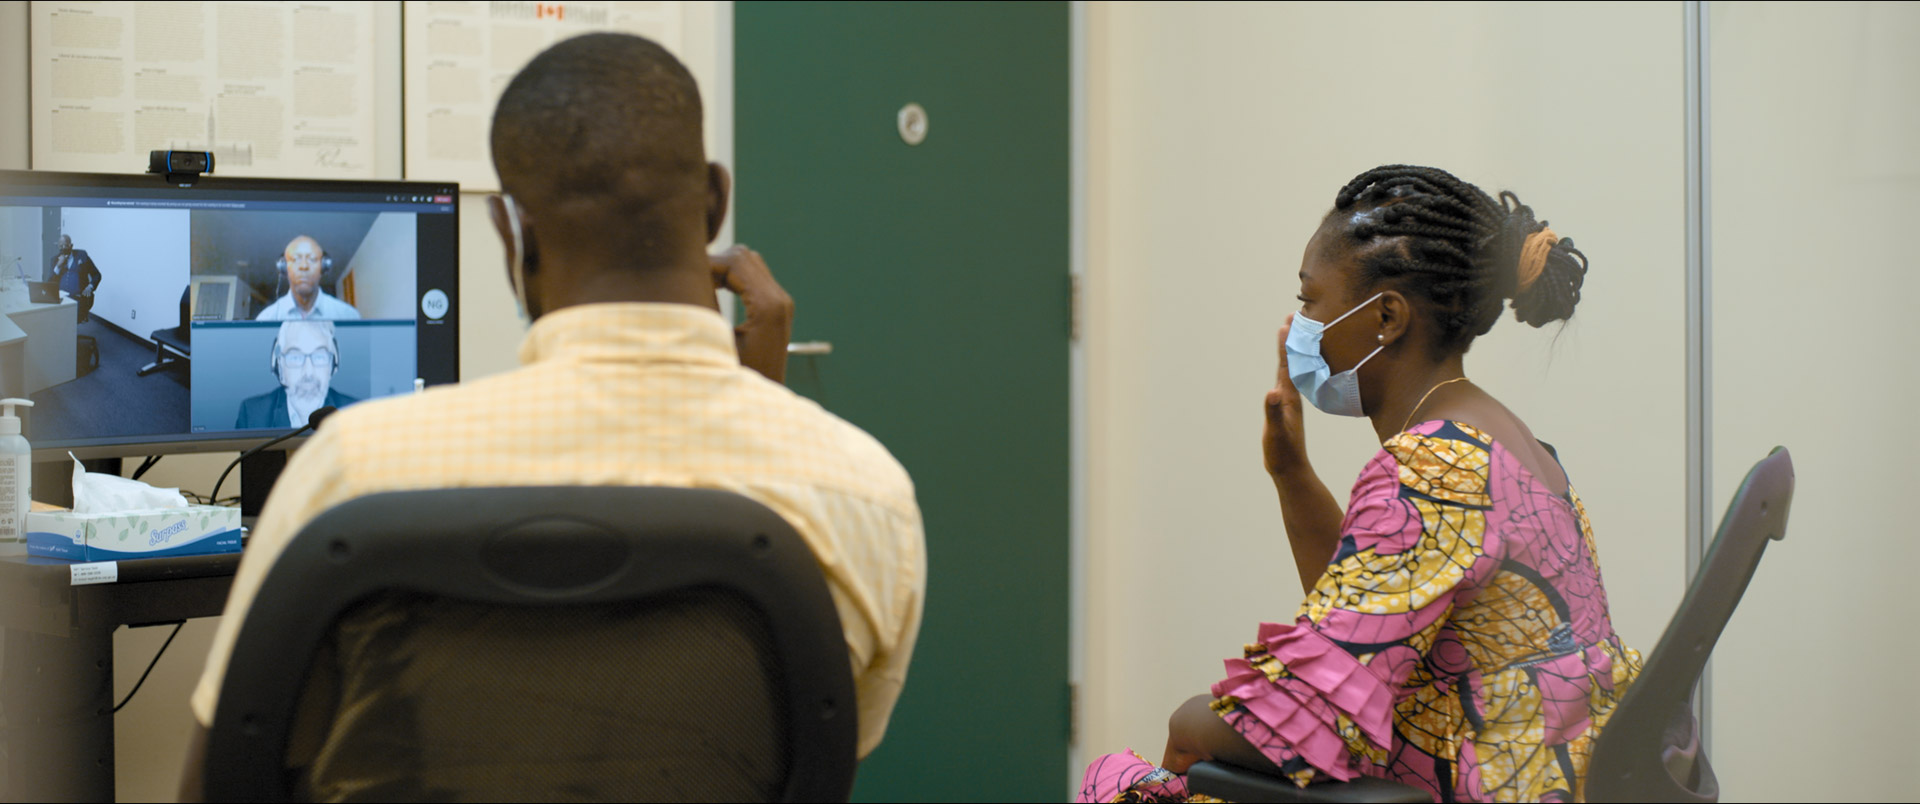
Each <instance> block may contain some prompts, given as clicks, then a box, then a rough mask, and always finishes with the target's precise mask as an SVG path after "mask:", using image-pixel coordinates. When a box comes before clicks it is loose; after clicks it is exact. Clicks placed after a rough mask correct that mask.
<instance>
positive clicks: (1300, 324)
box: [1287, 291, 1387, 416]
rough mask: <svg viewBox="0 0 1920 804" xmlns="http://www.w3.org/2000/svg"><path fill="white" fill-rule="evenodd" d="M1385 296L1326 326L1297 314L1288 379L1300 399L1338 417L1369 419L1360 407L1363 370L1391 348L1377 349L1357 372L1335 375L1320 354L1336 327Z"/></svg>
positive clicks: (1375, 296)
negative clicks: (1328, 333) (1325, 337)
mask: <svg viewBox="0 0 1920 804" xmlns="http://www.w3.org/2000/svg"><path fill="white" fill-rule="evenodd" d="M1384 295H1386V293H1385V292H1384V291H1383V292H1380V293H1375V294H1373V298H1372V299H1368V300H1366V301H1363V302H1361V303H1360V304H1359V305H1358V306H1356V307H1354V308H1353V309H1351V310H1348V311H1346V312H1344V313H1341V314H1340V317H1339V318H1336V319H1334V320H1332V321H1328V322H1327V323H1325V324H1322V323H1320V322H1318V321H1315V320H1313V319H1311V318H1308V317H1306V315H1305V314H1302V313H1296V314H1294V316H1293V329H1292V330H1291V331H1289V332H1288V333H1287V376H1289V377H1291V378H1293V387H1294V388H1297V389H1299V391H1300V395H1301V396H1304V397H1306V398H1307V401H1308V402H1312V403H1313V406H1314V407H1316V408H1319V409H1321V410H1323V411H1325V412H1327V413H1331V414H1333V415H1335V416H1365V415H1366V411H1365V410H1363V409H1361V405H1360V374H1359V372H1360V367H1361V366H1364V365H1366V364H1367V361H1368V360H1372V359H1373V356H1374V355H1377V354H1380V350H1381V349H1385V348H1387V347H1386V346H1385V345H1384V344H1383V345H1381V346H1378V347H1375V348H1374V350H1373V351H1372V352H1369V353H1367V356H1366V357H1364V358H1362V359H1361V360H1360V362H1358V363H1355V364H1354V366H1353V368H1350V369H1347V370H1346V371H1342V372H1340V373H1339V374H1334V373H1333V368H1332V367H1330V366H1328V365H1327V359H1326V358H1325V357H1323V356H1322V355H1321V354H1320V338H1321V336H1322V335H1324V334H1326V331H1327V330H1328V329H1331V328H1332V327H1333V325H1335V324H1338V323H1340V322H1341V321H1344V320H1346V318H1347V316H1350V315H1353V314H1354V313H1357V312H1360V308H1362V307H1366V306H1367V305H1369V304H1372V303H1373V301H1374V299H1378V298H1380V297H1381V296H1384Z"/></svg>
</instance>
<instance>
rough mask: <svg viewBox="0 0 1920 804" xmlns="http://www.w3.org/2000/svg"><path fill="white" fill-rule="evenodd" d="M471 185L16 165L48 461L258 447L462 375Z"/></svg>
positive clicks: (32, 383) (21, 376)
mask: <svg viewBox="0 0 1920 804" xmlns="http://www.w3.org/2000/svg"><path fill="white" fill-rule="evenodd" d="M459 198H460V193H459V187H458V186H457V185H453V184H445V183H431V184H430V183H423V182H375V181H303V180H281V179H233V178H221V177H217V176H205V177H202V178H200V179H199V181H198V182H196V183H195V184H193V185H192V186H190V187H182V186H179V185H175V184H170V183H167V182H165V181H163V180H162V178H161V177H159V176H151V175H139V174H130V175H105V174H87V173H53V172H45V171H0V396H9V397H13V396H19V397H26V398H28V399H31V400H32V401H33V402H34V407H33V408H32V409H31V410H30V411H29V412H28V414H27V415H26V416H25V417H24V422H25V429H26V436H27V439H28V441H30V442H31V443H32V445H33V450H34V459H35V460H50V459H54V458H59V457H64V456H65V454H66V453H67V452H69V451H71V452H73V454H74V455H76V456H78V457H81V458H96V457H112V456H127V455H155V454H162V453H167V452H200V451H217V450H232V449H242V448H245V447H248V446H251V445H253V444H256V443H259V442H261V441H262V440H264V439H266V438H270V437H272V436H276V435H280V434H282V433H284V432H286V431H288V430H289V429H291V428H293V427H297V426H299V425H301V424H305V423H306V421H307V418H308V416H310V415H311V414H312V412H313V411H314V410H317V409H319V408H322V407H328V406H331V407H335V408H341V407H345V406H348V405H352V404H354V403H356V402H360V401H362V400H367V399H374V398H378V397H382V396H388V395H392V394H402V393H411V392H412V391H413V388H414V380H415V379H416V378H418V379H422V380H424V381H426V383H427V384H429V385H439V384H443V383H451V382H457V381H458V380H459V365H460V342H459V332H460V324H459V309H460V306H459V300H460V238H459Z"/></svg>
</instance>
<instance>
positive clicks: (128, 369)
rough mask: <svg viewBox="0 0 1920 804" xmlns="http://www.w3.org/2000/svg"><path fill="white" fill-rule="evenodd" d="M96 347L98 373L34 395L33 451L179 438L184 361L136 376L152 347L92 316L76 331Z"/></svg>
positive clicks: (184, 414) (185, 399) (183, 428)
mask: <svg viewBox="0 0 1920 804" xmlns="http://www.w3.org/2000/svg"><path fill="white" fill-rule="evenodd" d="M76 331H77V333H78V334H80V335H91V336H93V338H94V340H95V342H96V343H98V344H99V345H100V367H99V368H97V369H94V370H93V371H91V372H89V373H87V374H86V375H84V376H81V377H77V378H75V379H74V380H73V381H71V382H64V383H61V384H59V385H56V386H53V387H51V388H47V389H44V390H42V391H41V392H39V393H37V394H34V395H33V397H32V399H33V403H34V410H33V414H32V415H33V419H32V422H31V424H30V425H29V429H30V431H31V432H29V433H28V434H27V438H28V440H29V441H32V442H33V445H34V446H35V447H36V448H44V447H51V446H56V445H57V444H58V443H59V442H62V441H69V440H74V439H82V438H111V437H115V436H131V435H157V434H165V433H184V432H187V427H188V421H189V420H188V405H189V402H190V399H189V395H188V388H187V376H188V372H187V368H188V364H187V362H186V361H184V360H183V361H180V362H179V363H177V364H175V365H174V366H172V367H169V368H167V369H165V370H162V371H158V372H155V373H153V374H149V375H147V376H145V377H142V376H139V372H140V368H141V367H142V366H145V365H147V364H148V363H152V362H153V358H154V350H153V346H151V345H149V344H148V343H146V342H144V341H141V340H139V339H136V338H133V337H132V336H129V335H127V334H126V333H124V332H121V331H120V330H118V329H115V328H113V327H111V326H108V325H107V324H106V323H104V322H102V321H101V320H100V317H99V316H94V317H93V318H92V319H90V320H89V321H87V322H86V323H84V324H81V325H80V326H79V328H78V329H77V330H76Z"/></svg>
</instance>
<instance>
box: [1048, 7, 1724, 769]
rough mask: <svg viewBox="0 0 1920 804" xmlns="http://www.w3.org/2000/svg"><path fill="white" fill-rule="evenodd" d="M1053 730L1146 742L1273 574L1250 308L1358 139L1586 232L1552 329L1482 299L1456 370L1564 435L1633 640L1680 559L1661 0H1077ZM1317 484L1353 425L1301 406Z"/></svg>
mask: <svg viewBox="0 0 1920 804" xmlns="http://www.w3.org/2000/svg"><path fill="white" fill-rule="evenodd" d="M1089 12H1090V14H1089V31H1088V37H1089V49H1090V59H1091V63H1090V64H1089V66H1088V72H1089V76H1090V87H1089V92H1090V97H1089V115H1090V132H1089V143H1088V147H1089V154H1088V158H1089V186H1088V188H1087V195H1088V199H1089V216H1090V219H1089V234H1088V237H1089V243H1088V249H1089V258H1090V263H1089V268H1088V279H1087V282H1088V284H1087V294H1088V299H1087V302H1088V305H1089V306H1088V308H1087V313H1088V320H1087V324H1088V328H1087V341H1086V350H1087V360H1088V383H1089V385H1088V390H1087V398H1088V399H1089V400H1090V401H1089V410H1088V415H1089V433H1088V444H1089V449H1088V454H1087V456H1086V458H1085V459H1086V462H1087V463H1086V465H1087V467H1088V472H1089V475H1088V480H1089V501H1088V506H1089V522H1088V525H1089V537H1088V551H1087V552H1088V566H1087V568H1086V571H1087V576H1088V598H1087V600H1086V603H1085V607H1084V610H1085V611H1086V612H1087V615H1086V617H1087V621H1086V623H1085V626H1086V633H1087V637H1086V644H1085V646H1084V650H1085V651H1086V654H1085V663H1086V664H1085V666H1086V673H1085V678H1084V680H1083V684H1084V687H1083V694H1082V695H1081V701H1082V703H1083V707H1082V713H1083V715H1082V721H1081V724H1080V726H1081V729H1080V734H1081V735H1082V736H1081V739H1080V741H1079V744H1078V752H1079V754H1080V755H1081V757H1082V758H1083V759H1084V758H1088V757H1091V756H1093V755H1095V754H1097V753H1099V752H1104V751H1114V750H1119V749H1120V748H1122V747H1127V746H1131V747H1133V748H1134V749H1136V750H1139V751H1141V752H1143V753H1145V754H1146V755H1147V756H1149V757H1155V758H1157V757H1158V752H1159V751H1160V749H1161V747H1162V746H1163V745H1164V741H1165V734H1166V732H1165V725H1166V719H1167V716H1168V714H1169V713H1171V711H1172V710H1173V707H1174V706H1175V705H1176V704H1177V703H1178V702H1179V701H1181V700H1183V699H1184V698H1186V697H1188V696H1191V695H1195V694H1198V693H1202V692H1205V691H1206V690H1207V687H1208V685H1210V684H1211V683H1212V682H1214V681H1216V680H1218V679H1219V678H1220V677H1221V675H1222V668H1221V661H1222V660H1223V659H1225V658H1227V657H1230V656H1235V655H1238V654H1239V651H1240V648H1241V645H1242V644H1244V643H1245V642H1247V641H1249V640H1250V639H1251V638H1252V637H1253V635H1254V631H1255V628H1256V627H1257V624H1258V623H1259V622H1261V621H1263V620H1264V621H1286V620H1289V619H1291V618H1292V617H1293V616H1294V613H1295V609H1296V607H1297V606H1298V605H1299V602H1300V600H1301V597H1302V594H1301V591H1300V588H1299V584H1298V582H1297V580H1296V579H1295V572H1294V569H1293V564H1292V560H1291V558H1290V553H1289V551H1288V548H1287V544H1286V536H1285V533H1284V532H1283V529H1282V525H1281V521H1280V513H1279V508H1278V505H1277V503H1276V502H1275V498H1274V493H1273V490H1272V486H1271V484H1270V483H1269V481H1268V480H1267V478H1266V475H1265V473H1264V471H1263V470H1262V468H1261V461H1260V452H1259V437H1260V428H1261V421H1262V419H1261V416H1262V414H1261V405H1262V399H1263V395H1264V394H1265V392H1266V390H1267V389H1268V388H1269V387H1271V385H1272V383H1273V378H1274V368H1275V333H1276V331H1277V330H1278V328H1279V326H1280V323H1281V321H1282V320H1283V319H1284V317H1285V316H1286V314H1287V313H1288V312H1290V311H1292V310H1294V309H1296V308H1297V307H1298V303H1297V302H1296V301H1294V298H1293V297H1294V293H1295V291H1296V289H1297V280H1296V279H1295V278H1294V274H1295V272H1296V271H1297V270H1298V267H1299V264H1300V256H1301V251H1302V248H1303V246H1304V245H1305V242H1306V240H1307V238H1308V236H1309V235H1310V234H1311V233H1312V231H1313V229H1314V227H1315V226H1316V225H1317V224H1318V222H1319V220H1320V217H1321V216H1322V215H1323V214H1324V213H1325V212H1326V211H1327V210H1328V209H1330V208H1331V206H1332V203H1333V196H1334V193H1335V191H1336V190H1338V189H1339V187H1340V186H1341V185H1342V184H1344V183H1345V182H1346V181H1347V180H1349V179H1350V178H1352V177H1353V176H1354V175H1355V174H1358V173H1359V172H1361V171H1363V170H1365V169H1367V168H1371V167H1374V166H1376V165H1380V164H1388V163H1397V162H1412V163H1417V164H1431V165H1436V166H1439V167H1443V168H1446V169H1448V170H1451V171H1453V172H1455V173H1457V174H1458V175H1460V176H1461V177H1463V178H1465V179H1467V180H1469V181H1472V182H1475V183H1478V184H1479V185H1480V186H1481V187H1482V188H1484V189H1486V190H1488V191H1489V192H1496V191H1498V190H1501V189H1511V190H1514V191H1517V192H1518V193H1519V194H1520V197H1521V198H1522V199H1523V200H1524V201H1526V202H1527V203H1529V204H1530V205H1532V206H1533V207H1534V209H1535V210H1536V211H1537V213H1538V214H1539V215H1540V216H1541V217H1543V218H1545V219H1547V220H1550V221H1551V222H1552V223H1553V226H1554V228H1555V229H1556V230H1557V231H1558V232H1560V233H1562V234H1563V235H1566V236H1570V237H1573V238H1574V239H1575V240H1576V241H1577V242H1578V244H1579V246H1580V247H1581V248H1582V249H1583V250H1584V251H1585V252H1586V253H1587V254H1588V255H1589V256H1590V257H1591V259H1592V264H1593V267H1592V273H1591V274H1590V275H1589V277H1588V280H1587V285H1586V291H1585V297H1584V301H1583V302H1582V303H1581V305H1580V307H1579V310H1578V313H1577V315H1576V317H1575V319H1574V322H1573V323H1572V324H1571V325H1570V326H1568V327H1567V328H1566V330H1565V331H1564V332H1558V333H1556V331H1555V330H1554V329H1552V328H1549V329H1547V330H1534V329H1531V328H1529V327H1526V326H1524V325H1521V324H1519V323H1517V322H1515V321H1514V320H1512V318H1511V317H1510V316H1509V317H1507V318H1505V319H1503V320H1502V321H1501V322H1500V323H1499V324H1498V325H1497V326H1495V327H1494V330H1493V332H1492V333H1490V334H1489V335H1488V336H1487V337H1485V338H1482V339H1481V340H1480V341H1479V342H1477V343H1476V344H1475V346H1474V349H1473V352H1472V353H1471V355H1470V356H1469V359H1468V361H1467V369H1468V373H1469V374H1470V375H1471V376H1473V377H1474V378H1475V380H1476V382H1478V383H1479V384H1481V385H1482V386H1483V387H1486V388H1488V389H1489V390H1490V391H1492V392H1493V393H1494V394H1495V395H1496V396H1498V397H1500V398H1501V399H1502V400H1503V401H1505V402H1506V403H1507V405H1508V406H1509V407H1511V408H1512V409H1513V410H1514V411H1515V412H1517V413H1518V414H1519V415H1520V416H1521V417H1522V418H1524V419H1525V420H1526V421H1527V422H1528V423H1529V424H1530V425H1531V426H1532V428H1533V430H1534V431H1535V432H1536V433H1537V434H1538V435H1539V436H1540V437H1541V438H1542V439H1544V440H1547V441H1549V442H1552V443H1553V444H1555V445H1556V446H1557V447H1558V448H1559V449H1560V452H1561V455H1562V456H1563V457H1564V458H1565V460H1566V464H1567V466H1568V469H1569V472H1570V474H1571V476H1572V480H1573V482H1574V484H1575V486H1576V487H1577V488H1578V489H1579V491H1580V493H1581V495H1582V497H1584V498H1585V500H1586V503H1587V506H1588V510H1589V512H1590V513H1591V515H1592V518H1593V522H1594V525H1595V528H1596V530H1597V534H1598V539H1599V545H1600V551H1601V560H1602V563H1603V567H1604V570H1605V574H1606V580H1607V585H1608V588H1609V592H1610V595H1611V599H1612V605H1613V612H1614V620H1615V623H1616V625H1617V626H1618V628H1619V630H1620V632H1621V633H1622V634H1623V636H1624V637H1625V638H1626V639H1627V640H1628V642H1629V643H1630V644H1633V645H1636V646H1640V647H1642V648H1644V649H1651V647H1652V644H1653V642H1654V640H1655V639H1657V638H1658V636H1659V633H1660V631H1661V629H1662V628H1663V627H1664V626H1665V623H1666V620H1667V618H1668V617H1670V616H1671V614H1672V612H1673V609H1674V606H1675V605H1676V604H1677V603H1678V601H1679V596H1680V593H1681V590H1682V585H1683V576H1684V570H1685V555H1686V552H1685V534H1686V525H1685V522H1686V520H1685V513H1686V506H1685V503H1686V499H1685V493H1686V482H1685V474H1684V472H1685V467H1686V453H1685V444H1684V436H1685V407H1684V403H1685V385H1684V378H1685V368H1686V367H1685V363H1684V357H1683V354H1684V351H1683V345H1684V343H1685V308H1684V304H1683V302H1684V298H1685V295H1684V293H1685V285H1684V281H1683V280H1684V277H1685V264H1686V263H1685V229H1684V225H1685V208H1684V205H1683V204H1684V178H1683V177H1684V173H1683V167H1684V162H1683V160H1684V151H1683V144H1684V141H1683V132H1684V129H1683V118H1682V116H1681V110H1682V102H1683V98H1684V94H1683V89H1684V87H1683V83H1682V79H1683V75H1682V70H1681V66H1682V61H1681V56H1682V52H1681V47H1682V39H1681V7H1680V5H1679V4H1678V3H1657V4H1621V5H1614V4H1590V3H1528V4H1505V3H1465V4H1424V3H1406V4H1399V3H1396V4H1350V3H1309V4H1296V3H1283V4H1218V3H1181V4H1170V3H1151V4H1132V3H1095V4H1093V5H1092V7H1091V8H1090V9H1089ZM1307 424H1308V427H1309V430H1310V433H1311V440H1310V452H1311V454H1312V456H1313V458H1314V461H1315V464H1316V466H1317V468H1318V470H1319V472H1320V474H1321V477H1322V478H1324V479H1325V480H1326V482H1327V485H1328V486H1329V487H1331V488H1333V489H1334V490H1335V494H1336V496H1338V497H1339V498H1340V499H1341V500H1342V501H1344V500H1345V498H1346V490H1347V489H1348V488H1349V487H1350V486H1351V484H1352V481H1353V478H1354V477H1355V475H1356V474H1357V472H1358V471H1359V469H1360V466H1361V465H1362V463H1363V462H1364V461H1365V460H1367V459H1368V458H1369V457H1371V455H1372V454H1373V453H1374V452H1375V451H1376V450H1377V449H1378V447H1379V445H1378V444H1377V443H1376V442H1375V440H1374V437H1373V434H1372V432H1371V430H1370V429H1369V428H1368V426H1367V425H1366V423H1365V422H1362V421H1357V420H1350V419H1335V418H1332V417H1328V416H1324V415H1320V414H1318V413H1317V412H1315V413H1310V414H1309V418H1308V420H1307Z"/></svg>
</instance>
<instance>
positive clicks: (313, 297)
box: [253, 235, 360, 321]
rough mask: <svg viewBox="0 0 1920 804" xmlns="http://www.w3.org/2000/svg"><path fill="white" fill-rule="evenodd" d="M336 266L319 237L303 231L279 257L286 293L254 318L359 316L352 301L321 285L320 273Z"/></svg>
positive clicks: (308, 318)
mask: <svg viewBox="0 0 1920 804" xmlns="http://www.w3.org/2000/svg"><path fill="white" fill-rule="evenodd" d="M331 267H333V258H332V257H328V256H327V252H326V249H323V248H321V247H320V241H318V240H315V239H313V238H311V237H308V236H307V235H300V236H299V237H296V238H294V239H293V240H292V241H290V242H288V243H287V248H286V251H285V252H284V253H282V254H281V257H280V270H281V271H282V272H283V273H284V274H286V277H287V295H285V296H281V297H280V298H279V299H278V300H276V301H274V303H272V304H269V305H267V308H266V309H264V310H261V311H260V314H259V315H256V316H254V317H253V320H255V321H303V320H325V321H343V320H344V321H352V320H357V319H359V318H360V311H359V310H355V309H353V305H351V304H348V303H346V302H343V301H341V300H339V299H336V298H334V297H332V296H329V295H327V292H326V291H324V290H321V289H320V276H321V275H322V274H324V273H326V270H327V269H328V268H331Z"/></svg>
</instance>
